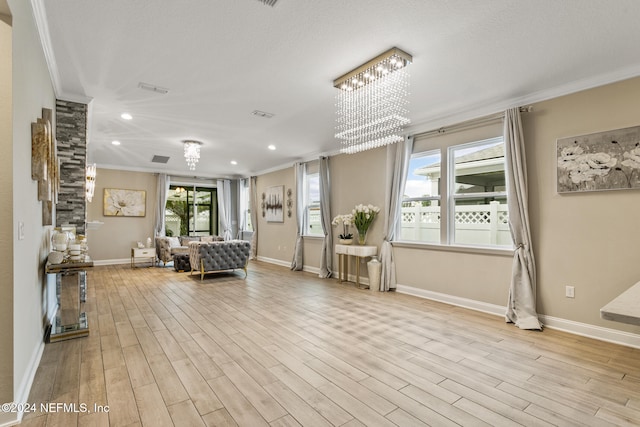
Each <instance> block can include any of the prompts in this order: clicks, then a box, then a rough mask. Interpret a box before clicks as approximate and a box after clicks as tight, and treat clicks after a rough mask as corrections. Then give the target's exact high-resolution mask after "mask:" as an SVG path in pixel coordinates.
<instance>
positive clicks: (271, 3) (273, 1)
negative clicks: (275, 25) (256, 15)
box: [258, 0, 278, 7]
mask: <svg viewBox="0 0 640 427" xmlns="http://www.w3.org/2000/svg"><path fill="white" fill-rule="evenodd" d="M258 1H259V2H260V3H263V4H266V5H267V6H271V7H273V6H275V5H276V2H277V1H278V0H258Z"/></svg>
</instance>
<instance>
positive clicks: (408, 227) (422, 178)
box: [400, 151, 441, 243]
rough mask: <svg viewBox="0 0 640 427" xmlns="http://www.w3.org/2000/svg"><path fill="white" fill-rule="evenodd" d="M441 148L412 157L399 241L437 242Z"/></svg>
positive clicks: (405, 191)
mask: <svg viewBox="0 0 640 427" xmlns="http://www.w3.org/2000/svg"><path fill="white" fill-rule="evenodd" d="M440 161H441V158H440V151H427V152H424V153H417V154H414V155H412V156H411V161H410V162H409V175H408V176H407V183H406V184H405V187H404V193H403V200H402V226H401V232H400V238H401V240H409V241H419V242H428V243H440Z"/></svg>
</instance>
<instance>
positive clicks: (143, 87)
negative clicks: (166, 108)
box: [138, 82, 169, 95]
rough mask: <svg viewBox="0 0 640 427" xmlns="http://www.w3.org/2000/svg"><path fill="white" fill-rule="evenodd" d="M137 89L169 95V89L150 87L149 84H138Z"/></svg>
mask: <svg viewBox="0 0 640 427" xmlns="http://www.w3.org/2000/svg"><path fill="white" fill-rule="evenodd" d="M138 87H139V88H140V89H142V90H148V91H149V92H156V93H161V94H163V95H164V94H166V93H169V89H167V88H164V87H160V86H156V85H152V84H149V83H144V82H140V83H138Z"/></svg>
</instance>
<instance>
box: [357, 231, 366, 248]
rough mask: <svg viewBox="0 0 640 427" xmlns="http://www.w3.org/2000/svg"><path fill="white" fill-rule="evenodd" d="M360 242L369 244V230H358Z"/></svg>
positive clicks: (360, 243) (361, 244)
mask: <svg viewBox="0 0 640 427" xmlns="http://www.w3.org/2000/svg"><path fill="white" fill-rule="evenodd" d="M358 244H359V245H360V246H364V245H366V244H367V232H366V230H365V231H360V230H358Z"/></svg>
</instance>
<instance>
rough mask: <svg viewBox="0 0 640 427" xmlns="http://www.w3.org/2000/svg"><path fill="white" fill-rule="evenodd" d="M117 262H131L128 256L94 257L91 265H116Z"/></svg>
mask: <svg viewBox="0 0 640 427" xmlns="http://www.w3.org/2000/svg"><path fill="white" fill-rule="evenodd" d="M118 264H131V259H130V258H122V259H94V260H93V265H118Z"/></svg>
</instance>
